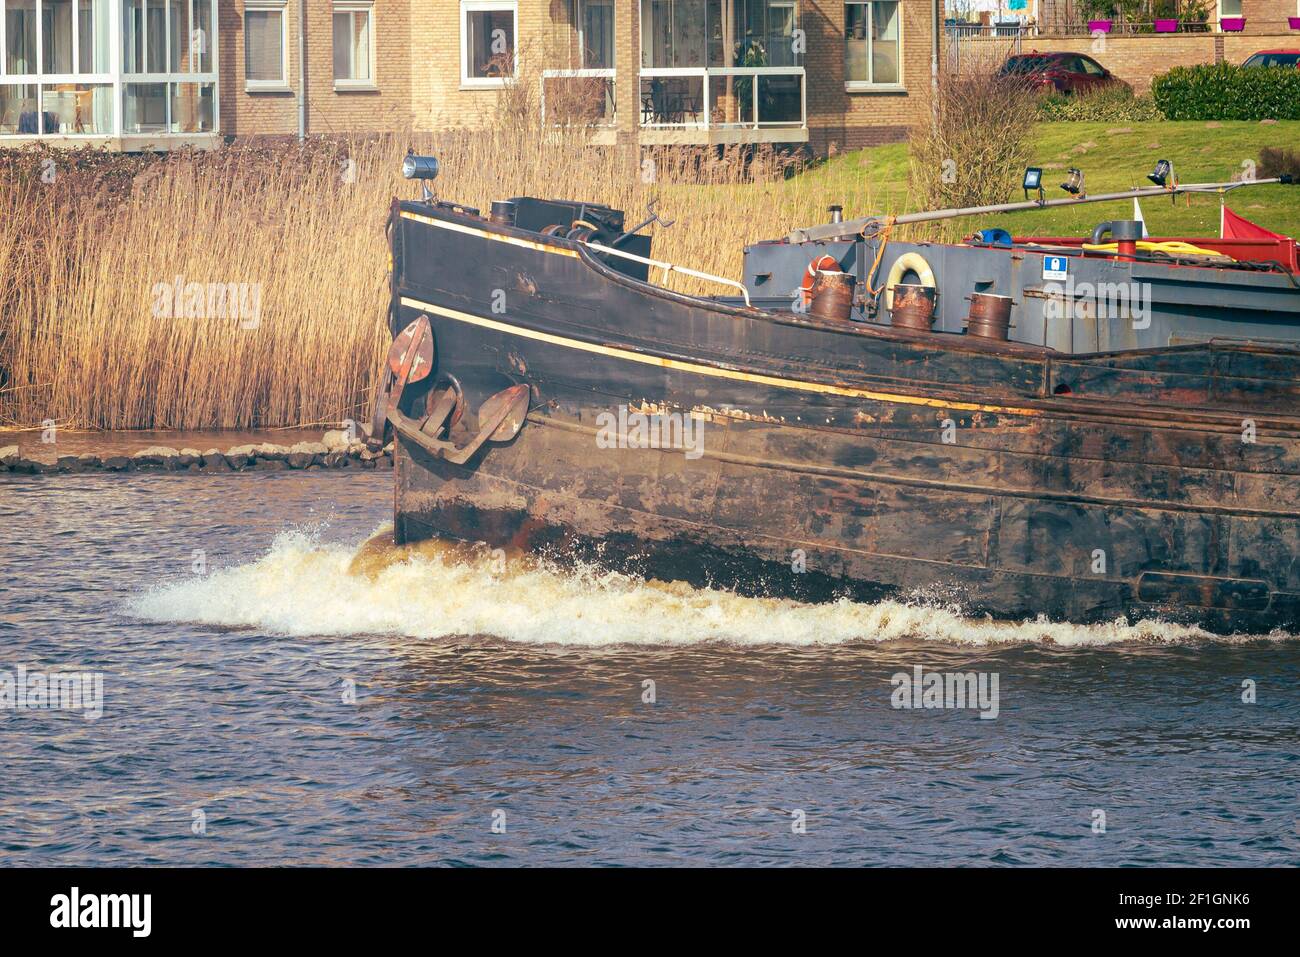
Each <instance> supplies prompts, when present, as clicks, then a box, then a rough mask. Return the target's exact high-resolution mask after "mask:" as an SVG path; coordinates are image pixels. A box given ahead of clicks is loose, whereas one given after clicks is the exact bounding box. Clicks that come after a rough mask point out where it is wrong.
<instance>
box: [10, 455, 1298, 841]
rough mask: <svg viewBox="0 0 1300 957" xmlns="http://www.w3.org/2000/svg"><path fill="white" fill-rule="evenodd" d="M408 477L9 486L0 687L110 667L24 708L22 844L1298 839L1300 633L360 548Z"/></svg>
mask: <svg viewBox="0 0 1300 957" xmlns="http://www.w3.org/2000/svg"><path fill="white" fill-rule="evenodd" d="M391 481H392V477H391V473H375V472H357V471H356V470H346V471H340V472H330V471H316V472H305V473H303V472H298V473H252V474H241V475H217V476H206V475H167V474H133V475H129V476H122V475H66V476H57V477H54V476H20V475H7V476H0V673H3V674H0V677H5V676H6V675H7V676H8V677H9V678H10V680H11V685H10V687H11V688H16V687H17V680H18V678H17V675H18V669H20V668H22V669H25V670H26V672H27V673H28V674H29V675H30V674H36V673H51V672H65V673H66V672H78V673H83V672H84V673H98V674H100V675H102V689H103V695H102V714H101V715H100V716H99V717H97V718H95V717H88V716H87V713H86V711H87V709H86V708H83V710H81V711H76V710H72V709H64V710H50V709H42V708H39V707H36V706H35V705H39V704H40V703H41V702H40V699H39V698H36V699H33V698H31V697H30V685H29V686H28V687H29V697H28V698H27V699H26V703H27V704H33V702H35V705H33V706H32V707H24V708H21V709H20V708H18V707H16V705H14V704H13V703H12V702H14V701H15V700H16V699H15V698H14V696H13V695H12V694H11V697H10V699H9V700H10V702H11V704H10V705H9V706H7V707H4V708H3V710H0V740H2V742H3V746H2V750H0V780H3V782H4V787H3V791H2V792H0V861H2V862H3V863H5V864H10V865H13V864H21V863H30V864H110V865H135V864H184V865H188V864H268V865H270V864H317V865H345V864H346V865H371V864H595V863H608V864H805V865H810V864H811V865H818V864H869V865H881V864H893V865H923V864H943V865H946V864H973V865H985V864H994V865H996V864H1006V865H1014V864H1040V865H1067V864H1082V865H1117V864H1146V865H1174V864H1187V865H1216V864H1242V865H1295V864H1300V823H1298V818H1300V801H1298V800H1297V798H1298V797H1300V642H1297V641H1296V640H1294V639H1291V638H1289V637H1288V636H1281V635H1279V636H1273V637H1272V638H1270V639H1265V640H1214V639H1210V638H1209V637H1208V636H1206V635H1203V634H1200V633H1198V632H1197V631H1195V630H1194V629H1188V628H1181V627H1174V626H1170V625H1165V624H1161V623H1144V624H1142V625H1139V626H1135V627H1125V626H1118V625H1115V626H1105V627H1090V628H1078V627H1072V626H1068V625H1049V624H1042V623H1021V624H1003V623H995V622H990V621H974V620H970V619H965V618H962V617H960V616H959V615H957V614H954V613H953V612H952V611H949V610H943V609H933V608H917V607H908V606H903V605H898V604H893V603H884V604H880V605H855V604H852V603H847V602H845V603H840V604H837V605H827V606H817V607H809V606H799V605H795V604H791V603H786V602H778V601H765V600H759V599H746V598H738V597H735V596H732V595H728V594H723V593H719V592H714V591H708V590H699V589H689V588H684V587H680V586H676V585H663V584H659V583H646V582H639V581H634V580H629V579H626V578H622V577H620V576H615V575H606V574H601V573H600V572H598V571H596V570H593V569H579V570H558V569H553V568H548V567H545V566H538V565H536V564H535V563H530V562H528V561H526V560H525V559H524V558H522V557H520V556H513V555H511V556H502V555H491V554H486V553H483V554H480V553H474V552H466V551H464V550H462V549H451V548H433V547H428V548H424V549H420V550H416V551H412V552H406V551H402V552H399V551H397V550H395V549H392V548H391V546H389V547H385V546H383V545H382V532H381V537H380V538H379V539H376V540H372V541H371V544H369V545H367V546H365V547H364V548H363V547H362V543H364V542H366V541H367V540H368V539H370V538H371V536H372V535H373V534H374V533H376V532H377V531H380V530H381V528H382V525H383V523H384V522H385V521H387V520H388V519H389V518H390V510H391V502H392V490H391ZM918 666H919V667H921V668H922V669H924V671H927V672H928V671H937V672H947V673H952V672H961V673H975V674H977V675H982V676H984V678H985V679H987V680H988V681H990V682H991V681H992V680H993V679H994V678H996V680H997V697H996V717H991V716H990V717H987V718H986V717H981V713H983V714H988V715H992V713H993V711H992V709H990V708H988V707H985V708H983V709H982V711H981V709H979V708H975V707H966V708H960V707H950V708H924V707H922V708H898V707H894V704H896V703H898V695H897V694H896V692H895V688H896V685H897V683H898V682H896V681H894V680H893V679H894V676H895V675H899V674H902V675H914V674H915V671H914V669H915V668H917V667H918ZM923 673H924V672H923ZM90 686H91V685H90V683H89V682H88V683H87V685H86V687H87V689H89V688H90ZM990 687H991V686H990ZM1243 696H1244V697H1245V698H1247V699H1250V698H1252V697H1253V701H1244V700H1243ZM909 700H910V699H909ZM0 703H2V702H0ZM968 703H969V702H968ZM985 703H986V704H987V703H988V702H985ZM89 710H90V711H91V712H92V714H93V713H94V712H95V711H96V710H98V709H96V708H89Z"/></svg>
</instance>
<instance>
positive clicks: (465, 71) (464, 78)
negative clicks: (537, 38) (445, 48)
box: [460, 0, 519, 90]
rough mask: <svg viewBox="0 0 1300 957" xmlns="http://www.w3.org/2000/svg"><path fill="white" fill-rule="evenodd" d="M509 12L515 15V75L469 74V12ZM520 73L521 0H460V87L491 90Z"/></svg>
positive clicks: (463, 88) (503, 84)
mask: <svg viewBox="0 0 1300 957" xmlns="http://www.w3.org/2000/svg"><path fill="white" fill-rule="evenodd" d="M507 11H508V12H509V13H510V15H511V16H512V17H514V23H515V29H514V34H515V35H514V50H513V51H512V52H513V53H514V73H513V76H510V77H504V76H470V75H469V30H468V29H467V23H468V20H467V16H466V15H467V14H470V13H503V12H507ZM518 75H519V0H460V87H461V89H462V90H491V89H495V88H497V87H500V86H505V84H506V80H507V79H514V77H516V76H518Z"/></svg>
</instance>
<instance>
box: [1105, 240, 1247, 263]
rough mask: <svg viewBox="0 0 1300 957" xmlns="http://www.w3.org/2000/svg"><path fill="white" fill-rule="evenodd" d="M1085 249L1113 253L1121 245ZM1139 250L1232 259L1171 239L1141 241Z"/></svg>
mask: <svg viewBox="0 0 1300 957" xmlns="http://www.w3.org/2000/svg"><path fill="white" fill-rule="evenodd" d="M1083 248H1084V249H1086V250H1088V251H1089V252H1094V253H1113V252H1118V251H1119V243H1084V244H1083ZM1137 248H1138V249H1141V250H1145V251H1146V252H1158V253H1168V254H1169V255H1170V256H1217V257H1218V258H1220V259H1230V258H1231V257H1230V256H1225V255H1224V254H1223V253H1221V252H1219V251H1218V250H1217V249H1204V248H1202V247H1201V246H1193V245H1192V244H1191V243H1185V242H1181V241H1180V240H1175V239H1169V240H1165V241H1164V242H1159V243H1157V242H1152V241H1151V240H1149V239H1139V240H1138V241H1137Z"/></svg>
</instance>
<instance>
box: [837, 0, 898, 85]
mask: <svg viewBox="0 0 1300 957" xmlns="http://www.w3.org/2000/svg"><path fill="white" fill-rule="evenodd" d="M901 62H902V33H901V25H900V23H899V15H898V0H884V2H870V3H859V2H849V3H845V4H844V79H845V82H846V84H847V85H848V87H849V88H850V89H854V88H858V89H862V88H866V87H873V86H890V87H897V86H900V85H901V84H902V82H903V81H902V72H901V70H900V68H899V65H900V63H901Z"/></svg>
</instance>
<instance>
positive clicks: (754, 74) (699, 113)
mask: <svg viewBox="0 0 1300 957" xmlns="http://www.w3.org/2000/svg"><path fill="white" fill-rule="evenodd" d="M804 81H805V74H804V68H803V67H773V66H764V67H717V68H711V69H695V68H672V67H660V68H654V69H643V70H642V71H641V91H640V92H641V96H640V111H641V116H640V123H641V126H642V127H645V128H648V129H704V130H708V129H766V128H795V129H797V128H801V127H803V126H804V125H805V123H806V117H807V89H806V84H805V82H804Z"/></svg>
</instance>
